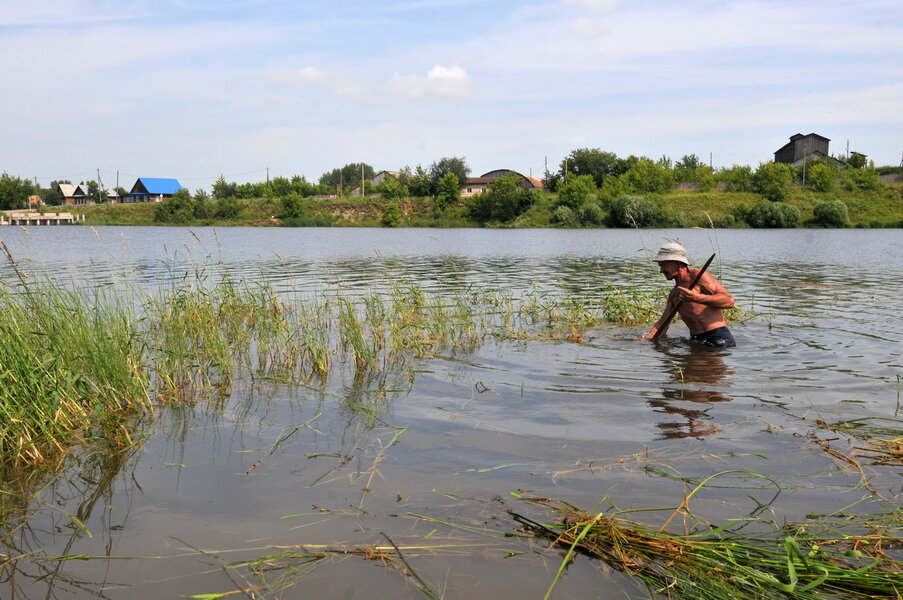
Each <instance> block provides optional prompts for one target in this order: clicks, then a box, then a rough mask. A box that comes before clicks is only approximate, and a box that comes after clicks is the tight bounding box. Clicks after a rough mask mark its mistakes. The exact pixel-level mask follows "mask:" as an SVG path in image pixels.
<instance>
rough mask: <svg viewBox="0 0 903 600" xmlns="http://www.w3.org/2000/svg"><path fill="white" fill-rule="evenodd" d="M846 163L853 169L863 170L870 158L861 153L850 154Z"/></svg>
mask: <svg viewBox="0 0 903 600" xmlns="http://www.w3.org/2000/svg"><path fill="white" fill-rule="evenodd" d="M846 163H847V166H848V167H850V168H851V169H862V168H864V167H865V166H866V165H867V164H868V156H866V155H865V154H862V153H861V152H850V156H849V157H848V158H847V160H846Z"/></svg>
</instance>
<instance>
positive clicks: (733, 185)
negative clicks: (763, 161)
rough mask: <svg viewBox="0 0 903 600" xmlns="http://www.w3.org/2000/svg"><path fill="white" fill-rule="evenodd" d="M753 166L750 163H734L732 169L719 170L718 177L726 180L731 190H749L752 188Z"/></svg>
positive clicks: (728, 188) (726, 187) (725, 182)
mask: <svg viewBox="0 0 903 600" xmlns="http://www.w3.org/2000/svg"><path fill="white" fill-rule="evenodd" d="M752 177H753V174H752V168H751V167H750V166H748V165H734V166H732V167H731V168H730V169H722V170H721V171H718V173H717V175H716V179H717V180H718V181H721V182H724V187H725V189H726V190H727V191H729V192H748V191H750V190H752Z"/></svg>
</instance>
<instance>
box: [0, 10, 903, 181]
mask: <svg viewBox="0 0 903 600" xmlns="http://www.w3.org/2000/svg"><path fill="white" fill-rule="evenodd" d="M0 57H2V58H0V76H2V81H4V82H5V85H4V92H3V93H2V94H0V114H2V123H3V125H2V137H0V171H5V172H7V173H10V174H12V175H16V176H20V177H27V178H34V177H36V178H37V179H38V182H39V183H41V184H42V185H47V184H48V183H49V182H50V180H52V179H70V180H72V181H81V180H87V179H93V178H95V176H96V172H97V170H98V169H99V170H100V175H101V177H102V179H103V182H104V184H106V185H107V186H110V185H114V184H115V181H116V177H117V173H118V174H119V182H120V185H122V186H123V187H130V186H131V184H132V183H133V182H134V180H135V178H137V177H175V178H178V179H179V180H180V181H181V182H182V183H183V184H184V185H186V186H187V187H189V188H190V189H192V190H195V189H197V188H202V187H203V188H207V189H209V186H210V184H211V183H212V182H213V181H214V180H215V179H216V178H217V177H219V176H220V174H223V175H225V176H226V178H227V179H228V180H230V181H237V182H244V181H262V180H264V179H265V178H266V176H267V169H269V174H270V176H271V177H273V176H278V175H282V176H291V175H304V176H306V177H307V178H308V179H309V180H312V181H316V180H317V179H318V178H319V176H320V175H321V174H322V173H324V172H326V171H329V170H331V169H333V168H335V167H339V166H342V165H344V164H346V163H349V162H361V161H363V162H367V163H369V164H371V165H373V166H374V168H376V169H377V170H381V169H387V170H397V169H399V168H401V167H403V166H405V165H409V166H412V167H414V166H416V165H417V164H421V165H423V166H424V167H428V166H429V164H430V163H432V162H433V161H435V160H438V159H439V158H441V157H443V156H464V157H466V159H467V162H468V164H469V165H470V167H471V170H472V174H474V175H480V174H482V173H484V172H486V171H490V170H493V169H497V168H510V169H515V170H517V171H520V172H522V173H525V174H531V173H532V174H533V175H537V176H540V175H542V172H543V170H544V167H545V164H546V161H548V165H549V166H550V168H553V169H554V168H555V167H556V166H557V165H558V164H559V163H560V161H561V160H562V158H563V157H564V156H565V155H567V154H568V153H569V152H570V151H571V150H573V149H576V148H583V147H589V148H601V149H603V150H607V151H612V152H616V153H617V154H618V155H620V156H627V155H630V154H636V155H646V156H650V157H652V158H658V157H660V156H662V155H667V156H670V157H671V158H673V159H675V160H676V159H679V158H680V157H681V156H683V155H685V154H696V155H698V156H699V157H701V158H703V159H704V160H705V161H708V160H709V157H710V156H711V157H712V162H713V164H714V166H716V167H718V166H730V165H732V164H748V165H752V166H755V165H757V164H758V163H759V162H763V161H766V160H769V159H771V158H772V157H773V153H774V151H775V150H777V149H778V148H779V147H780V146H782V145H783V144H784V143H786V142H787V139H788V138H789V137H790V136H791V135H793V134H795V133H804V134H805V133H809V132H815V133H818V134H820V135H824V136H826V137H828V138H830V139H831V151H832V153H835V154H841V153H844V152H845V151H846V147H847V143H849V148H850V150H855V151H858V152H862V153H864V154H866V155H868V156H869V157H870V158H872V159H873V160H875V162H876V163H877V164H879V165H886V164H892V165H898V164H900V161H901V158H903V60H901V59H903V4H901V3H900V2H899V1H898V0H893V1H888V0H863V1H859V2H839V1H832V0H821V1H819V2H815V1H811V0H798V1H796V2H792V3H791V2H786V1H782V2H766V1H759V0H749V1H743V2H741V1H705V0H685V1H682V2H666V1H654V0H633V1H629V0H623V1H617V0H546V1H532V2H531V1H521V2H518V1H513V0H492V1H484V0H402V1H384V2H363V1H356V0H355V1H343V0H334V1H333V2H310V1H306V0H301V1H294V2H290V1H287V0H285V1H283V0H261V1H250V0H225V1H222V2H213V1H210V0H172V1H166V0H163V1H138V0H115V1H113V0H34V1H33V2H22V1H21V0H0Z"/></svg>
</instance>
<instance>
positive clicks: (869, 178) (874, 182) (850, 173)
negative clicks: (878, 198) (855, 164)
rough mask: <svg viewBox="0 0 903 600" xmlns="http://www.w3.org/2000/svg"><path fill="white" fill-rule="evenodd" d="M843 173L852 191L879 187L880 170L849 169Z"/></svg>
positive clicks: (847, 185)
mask: <svg viewBox="0 0 903 600" xmlns="http://www.w3.org/2000/svg"><path fill="white" fill-rule="evenodd" d="M843 175H844V179H846V187H847V189H848V190H850V191H854V190H856V189H860V190H876V189H878V187H879V183H878V171H876V170H875V169H847V170H846V171H844V173H843Z"/></svg>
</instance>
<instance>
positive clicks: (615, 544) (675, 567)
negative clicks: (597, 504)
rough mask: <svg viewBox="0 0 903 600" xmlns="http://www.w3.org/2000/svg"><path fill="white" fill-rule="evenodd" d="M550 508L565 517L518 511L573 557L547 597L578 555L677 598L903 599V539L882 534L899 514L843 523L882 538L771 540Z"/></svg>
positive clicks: (805, 531)
mask: <svg viewBox="0 0 903 600" xmlns="http://www.w3.org/2000/svg"><path fill="white" fill-rule="evenodd" d="M534 503H537V504H538V503H539V502H536V501H534ZM545 505H546V506H547V507H548V508H551V509H552V510H553V511H555V512H557V513H559V514H560V515H561V517H560V519H559V520H557V521H556V522H554V523H539V522H537V521H534V520H532V519H529V518H527V517H525V516H523V515H520V514H518V513H514V512H511V513H510V514H511V515H512V517H513V518H514V519H515V521H517V522H518V523H520V524H521V525H522V526H524V527H525V528H526V529H527V530H528V531H530V532H532V533H533V534H534V535H535V536H536V537H539V538H543V539H546V540H549V541H551V542H552V543H553V544H555V545H558V546H561V547H563V548H565V549H567V551H568V555H567V556H566V557H565V559H564V561H562V568H561V569H560V570H559V574H558V575H556V577H555V580H554V581H553V583H552V586H551V587H550V588H549V592H548V593H547V594H546V598H548V597H549V595H550V594H551V591H552V589H553V588H554V585H555V583H556V582H557V580H558V577H559V576H560V574H561V573H562V572H563V570H564V568H565V567H566V566H567V564H568V563H569V561H570V560H571V558H572V557H573V555H574V553H577V552H579V553H582V554H585V555H587V556H590V557H592V558H598V559H602V560H604V561H605V562H606V563H607V564H608V565H609V566H611V567H612V568H615V569H617V570H620V571H623V572H625V573H628V574H630V575H633V576H635V577H637V578H639V579H640V580H642V581H643V583H644V584H645V585H646V586H647V588H648V589H649V591H650V593H652V594H665V595H667V597H669V598H678V599H693V600H699V599H705V600H721V599H723V598H739V599H743V600H745V599H749V600H753V599H756V600H762V599H771V598H774V599H787V598H794V599H800V600H816V599H824V598H827V597H832V598H851V599H852V598H857V599H860V598H900V597H901V594H903V572H901V567H903V565H901V563H900V562H899V561H896V560H894V559H892V558H891V557H889V556H888V555H887V554H886V553H885V550H889V549H892V548H894V549H900V548H901V543H900V540H899V539H898V538H896V537H893V536H891V535H890V534H889V533H888V532H887V531H877V529H876V527H875V523H876V522H879V521H882V520H883V519H885V518H888V517H890V518H891V519H892V521H895V522H896V526H899V515H893V516H889V515H880V516H877V517H875V516H867V517H859V518H857V519H854V518H853V517H850V516H848V517H847V518H846V519H845V520H844V521H843V522H840V523H838V524H839V525H840V526H842V527H843V529H846V530H850V529H855V528H856V527H857V526H861V527H866V528H869V529H871V530H873V531H874V532H873V533H871V534H868V535H857V534H855V533H847V532H845V531H843V530H838V531H834V532H831V531H824V532H823V533H818V531H820V530H821V529H823V528H824V524H819V523H818V522H815V523H804V524H801V525H799V526H797V527H795V529H794V531H793V534H792V535H787V533H788V531H787V528H785V530H782V531H775V532H773V534H771V535H762V536H751V535H745V536H740V535H737V534H734V533H731V532H729V531H727V529H726V528H723V527H722V528H716V529H714V530H712V531H707V532H706V531H704V532H702V533H699V534H695V535H679V534H672V533H667V532H664V531H660V530H654V529H652V528H650V527H647V526H645V525H643V524H641V523H637V522H635V521H629V520H626V519H623V518H619V517H617V516H612V515H606V514H604V513H599V514H597V515H595V516H592V515H589V514H587V513H584V512H582V511H579V510H577V509H576V508H574V507H573V506H570V505H568V504H566V503H561V502H557V501H553V502H551V503H545ZM804 549H805V551H804Z"/></svg>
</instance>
